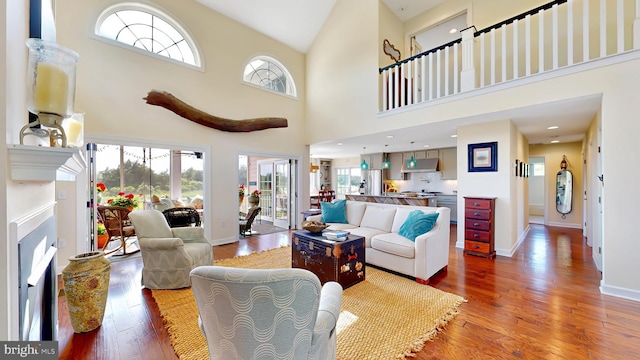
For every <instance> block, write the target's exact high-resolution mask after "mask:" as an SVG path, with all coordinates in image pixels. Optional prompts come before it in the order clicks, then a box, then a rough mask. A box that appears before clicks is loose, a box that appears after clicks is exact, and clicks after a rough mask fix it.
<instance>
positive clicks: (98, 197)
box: [96, 193, 102, 205]
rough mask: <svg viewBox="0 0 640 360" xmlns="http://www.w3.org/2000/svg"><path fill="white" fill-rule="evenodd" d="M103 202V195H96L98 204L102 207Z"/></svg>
mask: <svg viewBox="0 0 640 360" xmlns="http://www.w3.org/2000/svg"><path fill="white" fill-rule="evenodd" d="M101 202H102V194H101V193H98V195H96V204H98V205H100V203H101Z"/></svg>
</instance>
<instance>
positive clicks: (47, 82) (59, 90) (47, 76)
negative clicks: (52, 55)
mask: <svg viewBox="0 0 640 360" xmlns="http://www.w3.org/2000/svg"><path fill="white" fill-rule="evenodd" d="M68 89H69V76H67V74H66V73H65V72H64V71H63V70H62V69H60V68H58V67H57V66H55V65H53V64H49V63H44V62H40V63H38V67H37V73H36V86H35V92H34V95H33V97H34V99H33V100H34V103H35V106H36V109H37V110H38V111H39V112H46V113H53V114H58V115H66V114H67V96H68V95H67V94H68Z"/></svg>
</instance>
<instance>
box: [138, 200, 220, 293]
mask: <svg viewBox="0 0 640 360" xmlns="http://www.w3.org/2000/svg"><path fill="white" fill-rule="evenodd" d="M129 220H131V223H132V224H133V227H134V228H135V230H136V235H137V236H138V243H139V244H140V252H141V253H142V263H143V268H142V285H144V286H145V287H147V288H149V289H179V288H184V287H189V286H191V283H190V280H189V272H190V271H191V269H193V268H195V267H197V266H202V265H212V264H213V248H212V247H211V244H209V242H208V241H207V239H205V238H204V230H203V229H202V228H201V227H178V228H170V227H169V224H167V220H166V219H165V217H164V215H162V213H161V212H160V211H158V210H137V211H133V212H131V213H130V214H129Z"/></svg>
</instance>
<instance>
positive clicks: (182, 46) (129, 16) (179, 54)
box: [95, 4, 200, 67]
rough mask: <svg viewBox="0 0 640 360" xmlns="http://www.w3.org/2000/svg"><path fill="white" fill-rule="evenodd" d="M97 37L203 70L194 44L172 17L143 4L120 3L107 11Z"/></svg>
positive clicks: (97, 28)
mask: <svg viewBox="0 0 640 360" xmlns="http://www.w3.org/2000/svg"><path fill="white" fill-rule="evenodd" d="M95 33H96V35H99V36H101V37H104V38H107V39H110V40H114V41H117V42H119V43H122V44H126V45H129V46H132V47H134V48H137V49H140V50H142V51H144V52H148V53H152V54H157V55H161V56H163V57H166V58H170V59H173V60H176V61H179V62H182V63H185V64H189V65H193V66H198V67H200V57H199V56H198V52H197V49H196V46H195V43H194V42H193V40H191V38H190V37H189V36H188V35H187V32H186V31H185V30H184V29H183V28H182V26H180V24H178V23H177V22H176V21H175V20H173V19H171V17H169V16H167V15H166V14H163V13H162V12H160V11H158V10H156V9H154V8H152V7H150V6H146V5H142V4H118V5H115V6H112V7H110V8H108V9H107V10H105V11H104V12H103V13H102V14H101V15H100V17H99V18H98V22H97V24H96V29H95Z"/></svg>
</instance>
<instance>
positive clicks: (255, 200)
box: [248, 196, 260, 206]
mask: <svg viewBox="0 0 640 360" xmlns="http://www.w3.org/2000/svg"><path fill="white" fill-rule="evenodd" d="M248 201H249V204H251V206H258V204H260V198H259V197H257V196H249V200H248Z"/></svg>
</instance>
